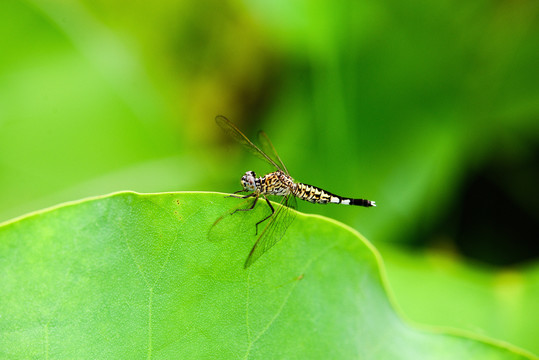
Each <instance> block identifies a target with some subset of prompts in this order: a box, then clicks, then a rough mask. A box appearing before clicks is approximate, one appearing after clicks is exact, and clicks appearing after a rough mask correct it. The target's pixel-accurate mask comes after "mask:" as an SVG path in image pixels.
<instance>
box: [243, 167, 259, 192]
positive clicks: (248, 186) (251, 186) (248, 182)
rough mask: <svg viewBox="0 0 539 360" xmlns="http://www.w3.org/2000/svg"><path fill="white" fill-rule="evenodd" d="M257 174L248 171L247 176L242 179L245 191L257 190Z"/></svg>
mask: <svg viewBox="0 0 539 360" xmlns="http://www.w3.org/2000/svg"><path fill="white" fill-rule="evenodd" d="M255 180H256V174H255V173H254V171H247V172H246V173H245V175H243V177H242V178H241V185H242V186H243V188H244V189H245V190H249V191H254V190H256V185H255V183H256V181H255Z"/></svg>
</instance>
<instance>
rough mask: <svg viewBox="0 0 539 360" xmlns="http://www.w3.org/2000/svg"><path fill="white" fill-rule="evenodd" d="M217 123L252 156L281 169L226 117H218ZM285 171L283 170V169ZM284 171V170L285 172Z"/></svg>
mask: <svg viewBox="0 0 539 360" xmlns="http://www.w3.org/2000/svg"><path fill="white" fill-rule="evenodd" d="M215 122H216V123H217V125H219V126H220V127H221V128H222V129H223V130H224V131H225V132H226V133H227V134H228V135H230V136H231V137H233V138H234V139H235V140H236V141H237V142H239V143H240V144H242V145H243V146H244V147H245V148H246V149H247V150H249V151H250V152H251V153H252V154H254V155H255V156H257V157H259V158H260V159H262V160H264V161H267V162H269V163H270V164H271V165H272V166H274V167H275V168H277V169H281V167H280V166H279V165H277V163H276V162H275V161H273V159H272V158H270V157H269V156H268V155H266V153H265V152H263V151H262V150H260V149H259V148H258V147H257V146H256V145H255V144H253V143H252V142H251V140H249V138H248V137H247V136H245V135H244V134H243V133H242V132H241V131H240V130H239V129H238V128H237V127H236V125H234V124H232V122H231V121H230V120H228V119H227V118H226V117H224V116H222V115H218V116H217V117H216V118H215ZM281 170H283V169H281ZM283 171H284V170H283Z"/></svg>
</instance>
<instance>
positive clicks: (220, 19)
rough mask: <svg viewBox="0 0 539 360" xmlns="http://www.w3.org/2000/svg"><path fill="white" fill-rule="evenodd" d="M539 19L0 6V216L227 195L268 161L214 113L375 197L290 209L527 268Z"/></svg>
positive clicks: (323, 9) (533, 216)
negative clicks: (109, 202)
mask: <svg viewBox="0 0 539 360" xmlns="http://www.w3.org/2000/svg"><path fill="white" fill-rule="evenodd" d="M538 14H539V3H537V2H536V1H531V0H521V1H494V0H489V1H487V0H483V1H476V2H466V1H456V2H455V1H441V2H440V1H438V2H434V3H426V2H422V1H406V2H403V1H395V0H390V1H383V2H379V1H371V0H364V1H359V2H358V1H355V2H353V1H344V2H338V3H335V2H330V1H317V2H308V1H294V2H289V1H272V2H269V1H247V0H245V1H202V2H200V1H183V2H177V1H167V0H164V1H160V2H159V4H155V3H150V2H132V1H130V2H128V1H120V0H116V1H105V0H99V1H96V0H92V1H88V0H80V1H71V2H62V1H59V0H28V1H22V0H18V1H17V0H4V1H2V2H0V19H1V21H0V40H1V44H2V45H1V46H2V47H1V49H2V56H0V187H1V188H2V189H3V191H2V192H1V193H0V194H1V195H0V196H1V198H0V220H5V219H8V218H10V217H13V216H17V215H20V214H23V213H25V212H28V211H31V210H35V209H39V208H42V207H45V206H49V205H53V204H56V203H58V202H62V201H67V200H73V199H77V198H81V197H85V196H89V195H96V194H103V193H107V192H110V191H116V190H124V189H129V190H136V191H141V192H156V191H170V190H217V191H225V192H231V191H235V190H237V189H238V188H239V184H238V180H239V177H240V176H241V174H242V173H243V172H244V171H246V170H249V169H252V170H255V171H257V172H258V173H262V172H264V171H265V170H267V169H266V168H265V167H264V165H263V164H262V163H260V162H259V161H258V160H257V159H253V158H252V157H250V156H249V154H245V153H244V152H243V151H242V150H241V149H240V148H239V147H237V146H235V145H233V144H229V145H230V146H227V147H226V148H225V147H223V142H224V141H227V140H225V139H223V138H220V136H221V133H220V132H219V129H217V127H216V126H215V124H214V122H213V118H214V117H215V115H216V114H224V115H226V116H227V117H229V118H230V119H231V120H232V121H234V122H235V123H237V124H238V126H239V127H240V128H242V129H243V130H245V132H246V133H247V134H248V135H249V136H252V135H254V134H255V132H256V130H258V129H261V128H264V129H265V130H266V132H267V133H268V134H269V136H270V137H271V138H272V140H273V142H274V143H275V145H276V147H277V149H278V150H279V152H280V154H281V157H282V158H283V160H284V161H285V162H286V164H287V166H288V168H289V170H290V171H291V173H292V175H293V176H295V177H296V179H297V180H299V181H304V182H307V183H310V184H314V185H318V186H320V187H323V188H326V189H328V190H329V191H332V192H335V193H337V194H342V195H346V196H354V197H365V198H367V199H372V200H376V202H377V204H378V205H379V206H378V208H376V209H355V208H354V209H351V208H349V207H338V206H327V207H323V206H316V205H311V204H301V208H300V209H301V210H302V211H305V212H310V213H312V212H316V213H321V214H324V215H327V216H330V217H332V218H336V219H339V220H342V221H344V222H345V223H347V224H349V225H351V226H353V227H355V228H357V229H358V230H360V231H361V232H362V233H363V234H364V235H365V236H366V237H368V238H369V239H370V240H371V241H373V242H374V243H375V244H397V243H398V244H400V246H408V247H430V248H432V247H435V248H438V249H440V251H443V252H445V253H446V254H449V256H452V254H462V255H464V259H466V257H467V258H474V259H476V260H477V261H478V262H486V263H490V264H492V265H495V266H505V267H509V266H511V267H515V269H514V271H517V272H520V271H521V270H520V268H519V266H522V265H521V264H522V263H524V262H527V263H532V262H533V261H536V259H537V254H538V253H539V249H538V247H539V245H538V242H537V241H536V237H537V236H536V233H537V223H538V220H539V196H537V183H538V182H539V180H538V179H539V169H538V166H537V164H538V154H539V144H538V141H539V121H538V120H539V119H538V118H539V71H538V67H537V63H538V62H539V48H538V47H537V44H538V43H539V21H538ZM383 254H384V258H385V259H386V261H387V262H388V263H390V262H392V261H395V263H396V264H397V263H399V262H398V260H393V259H392V254H393V253H392V252H391V251H388V252H387V256H386V253H383ZM400 264H401V265H402V268H399V266H396V267H391V266H389V278H390V280H391V282H393V279H394V278H395V279H396V278H398V272H399V271H400V270H399V271H397V269H398V268H399V269H401V270H402V269H403V268H404V269H405V268H406V267H407V266H408V265H407V264H402V263H400ZM392 269H393V270H394V271H395V272H394V273H393V271H392ZM524 269H526V268H524ZM426 271H427V275H431V276H432V277H433V279H436V274H435V273H430V274H429V273H428V270H426ZM472 271H473V270H472ZM478 271H482V270H478ZM497 271H501V272H502V273H504V272H506V271H511V270H505V269H501V270H498V269H497V268H494V269H491V270H490V272H497ZM524 278H525V279H527V281H532V280H533V279H535V281H536V282H535V283H534V284H535V285H533V284H532V285H530V286H537V285H536V284H537V279H536V277H535V278H534V277H524ZM433 282H436V281H435V280H433ZM396 287H398V286H396ZM431 291H436V289H435V288H427V286H425V287H424V288H423V289H422V290H417V289H416V290H414V292H412V291H410V292H409V293H408V294H407V296H405V297H404V298H407V299H408V298H415V299H417V298H422V297H423V295H424V293H428V292H431ZM461 295H462V294H461V293H457V294H454V296H455V297H458V298H460V297H461ZM397 301H398V302H400V301H401V300H400V297H399V295H398V294H397ZM403 301H404V300H403ZM480 307H481V306H480V305H477V306H476V307H475V310H476V311H483V312H482V314H488V315H490V316H494V314H492V313H491V312H486V310H484V309H479V308H480ZM447 311H449V310H447ZM453 311H455V312H458V309H455V308H453ZM426 313H428V312H426ZM450 316H451V315H450V314H448V317H450ZM485 316H486V315H485ZM529 316H530V318H532V319H534V320H536V321H535V323H539V313H538V312H537V310H535V313H532V314H529ZM421 320H422V321H424V322H429V320H428V319H424V318H423V319H421ZM432 320H433V323H435V322H436V321H435V320H436V319H435V317H434V318H433V319H432ZM477 321H478V323H477V324H476V325H477V326H478V327H480V328H483V329H484V331H485V333H487V334H490V335H492V336H495V335H496V336H500V337H502V336H501V335H499V334H500V332H499V331H498V330H497V329H499V327H498V325H497V324H496V323H495V322H486V321H485V322H482V321H481V319H477ZM515 326H516V325H515ZM517 327H518V326H517ZM526 328H527V327H526V326H524V325H523V326H522V328H519V329H517V330H515V332H514V333H515V334H518V333H519V332H524V331H529V330H530V329H528V330H525V329H526ZM518 337H519V336H518V335H517V336H510V337H508V338H511V339H514V338H518ZM524 337H525V336H524V335H522V338H524ZM516 343H517V342H516ZM527 346H530V347H528V349H530V350H532V351H535V352H539V348H538V347H537V346H538V345H537V344H535V346H536V348H535V349H533V348H531V345H529V344H528V345H527Z"/></svg>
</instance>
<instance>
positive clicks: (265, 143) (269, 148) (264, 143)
mask: <svg viewBox="0 0 539 360" xmlns="http://www.w3.org/2000/svg"><path fill="white" fill-rule="evenodd" d="M258 141H259V142H260V146H261V147H262V149H263V150H264V151H265V152H266V154H272V155H273V156H274V159H276V160H277V163H278V164H279V165H280V166H279V167H280V169H281V170H283V171H284V172H285V173H286V174H287V175H290V174H289V173H288V169H287V168H286V166H285V165H284V163H283V161H282V160H281V157H280V156H279V154H277V150H275V147H274V146H273V144H272V142H271V140H270V139H269V137H268V135H266V133H265V132H264V131H262V130H261V131H259V132H258Z"/></svg>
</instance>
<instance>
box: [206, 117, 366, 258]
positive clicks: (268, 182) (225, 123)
mask: <svg viewBox="0 0 539 360" xmlns="http://www.w3.org/2000/svg"><path fill="white" fill-rule="evenodd" d="M215 121H216V123H217V125H219V126H220V127H221V128H222V129H223V130H224V131H225V132H226V133H228V134H229V135H230V136H232V137H233V138H234V139H236V140H237V141H238V142H239V143H241V144H242V145H243V146H244V147H245V148H246V149H247V150H248V151H250V152H251V153H253V154H254V155H255V156H257V157H259V158H260V159H262V160H264V161H266V162H267V163H268V164H270V165H272V166H273V167H274V168H275V169H276V171H275V172H272V173H270V174H267V175H265V176H262V177H257V176H256V174H255V173H254V171H247V172H246V173H245V175H243V177H242V178H241V185H242V187H243V189H242V190H239V191H236V192H235V193H234V195H231V196H233V197H238V198H242V199H250V198H252V199H253V202H252V204H251V206H250V207H248V208H240V207H238V208H236V209H235V210H234V211H233V212H232V213H230V215H232V214H234V213H236V212H238V211H240V212H242V211H250V210H253V209H254V208H255V206H256V203H257V201H258V199H259V198H262V199H264V200H265V201H266V203H267V204H268V207H269V208H270V210H271V214H269V215H268V216H266V217H265V218H263V219H262V220H260V221H259V222H257V223H256V225H255V229H256V234H257V235H258V225H260V224H261V223H263V222H265V221H267V220H269V221H268V223H267V224H266V226H265V227H264V229H263V230H262V231H261V233H260V235H259V236H258V238H257V240H256V242H255V244H254V246H253V248H252V249H251V252H250V253H249V256H248V257H247V259H246V260H245V264H244V267H245V268H248V267H249V266H251V264H253V263H254V262H255V261H256V260H257V259H258V258H259V257H260V256H262V255H263V254H264V253H265V252H266V251H268V250H269V249H270V248H271V247H272V246H273V245H275V244H276V243H277V242H278V241H279V240H280V239H281V238H282V237H283V235H284V234H285V232H286V229H287V228H288V226H290V224H291V223H292V221H293V220H294V217H295V212H294V211H288V210H289V209H295V208H296V198H298V199H301V200H305V201H309V202H312V203H316V204H343V205H357V206H365V207H371V206H376V205H375V203H374V201H370V200H365V199H352V198H346V197H342V196H339V195H335V194H332V193H330V192H329V191H326V190H323V189H320V188H318V187H316V186H312V185H307V184H303V183H296V182H295V181H294V179H293V178H292V177H291V176H290V174H289V173H288V170H287V169H286V166H285V165H284V163H283V161H282V160H281V158H280V157H279V155H278V154H277V151H276V150H275V148H274V147H273V144H272V143H271V141H270V140H269V138H268V137H267V135H266V134H265V133H264V132H263V131H262V132H260V133H259V140H260V143H261V145H262V148H264V149H266V151H267V153H266V152H264V151H262V150H261V149H260V148H259V147H258V146H256V145H255V144H253V143H252V142H251V140H249V139H248V138H247V136H245V135H244V134H243V133H242V132H241V131H240V130H239V129H238V128H237V127H236V126H235V125H234V124H232V123H231V122H230V121H229V120H228V119H227V118H225V117H224V116H217V117H216V118H215ZM268 153H269V154H272V155H271V156H270V155H268ZM241 192H247V193H249V194H247V195H243V196H238V195H235V194H237V193H241ZM268 195H276V196H281V197H282V200H281V205H282V206H280V207H279V208H277V210H275V208H274V207H273V205H272V204H271V202H270V201H269V199H268V198H267V196H268ZM246 201H247V200H246ZM224 218H225V216H224V215H223V216H221V217H220V218H219V219H217V220H216V221H215V223H214V224H213V226H212V229H214V227H215V226H216V225H217V224H219V223H220V222H221V220H223V219H224Z"/></svg>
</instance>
